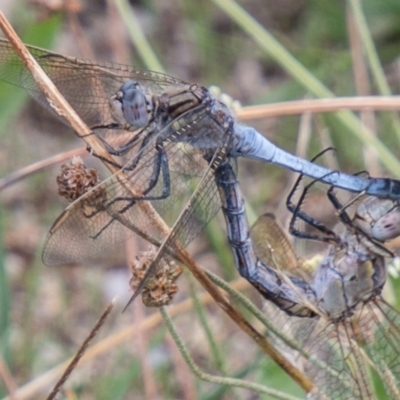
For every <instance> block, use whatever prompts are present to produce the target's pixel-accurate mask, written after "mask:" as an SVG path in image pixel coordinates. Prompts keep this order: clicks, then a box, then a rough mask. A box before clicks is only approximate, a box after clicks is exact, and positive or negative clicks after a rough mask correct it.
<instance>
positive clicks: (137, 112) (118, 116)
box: [110, 80, 149, 130]
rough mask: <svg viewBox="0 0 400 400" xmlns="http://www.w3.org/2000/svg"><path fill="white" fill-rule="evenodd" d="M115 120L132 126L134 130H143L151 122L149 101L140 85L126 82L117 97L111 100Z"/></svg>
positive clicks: (134, 82) (131, 81)
mask: <svg viewBox="0 0 400 400" xmlns="http://www.w3.org/2000/svg"><path fill="white" fill-rule="evenodd" d="M110 108H111V114H112V116H113V118H114V119H115V120H116V121H117V122H119V123H121V124H126V123H128V124H129V125H131V126H132V128H133V130H135V129H139V128H142V127H143V126H145V125H146V124H147V123H148V121H149V114H148V101H147V99H146V96H145V94H144V91H143V89H142V87H141V86H140V84H139V83H138V82H136V81H133V80H130V81H128V82H125V83H124V84H123V85H122V86H121V88H120V89H119V91H118V92H117V94H116V95H114V96H112V97H111V99H110Z"/></svg>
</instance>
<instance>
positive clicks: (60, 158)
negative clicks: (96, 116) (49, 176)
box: [0, 148, 87, 192]
mask: <svg viewBox="0 0 400 400" xmlns="http://www.w3.org/2000/svg"><path fill="white" fill-rule="evenodd" d="M86 154H87V150H86V148H80V149H74V150H70V151H66V152H64V153H60V154H56V155H55V156H52V157H49V158H46V159H45V160H41V161H38V162H36V163H34V164H31V165H28V166H27V167H24V168H21V169H19V170H18V171H15V172H13V173H12V174H10V175H8V176H6V177H5V178H3V179H0V192H1V191H2V190H4V189H5V188H7V187H8V186H11V185H14V184H15V183H17V182H18V181H20V180H22V179H25V178H26V177H28V176H30V175H33V174H36V173H38V172H41V171H43V170H45V169H47V168H50V167H52V166H53V165H55V164H58V163H61V162H64V161H68V160H69V159H70V158H71V157H73V156H83V155H86Z"/></svg>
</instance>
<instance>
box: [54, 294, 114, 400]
mask: <svg viewBox="0 0 400 400" xmlns="http://www.w3.org/2000/svg"><path fill="white" fill-rule="evenodd" d="M114 304H115V299H113V300H112V301H111V303H110V304H109V305H108V306H107V307H106V309H105V310H104V312H103V314H102V315H101V317H100V318H99V320H98V321H97V323H96V325H95V326H94V327H93V329H92V330H91V331H90V333H89V335H88V337H87V338H86V339H85V340H84V341H83V343H82V345H81V347H80V348H79V350H78V351H77V353H76V355H75V357H74V358H73V359H72V360H71V362H70V363H69V365H68V367H67V368H66V369H65V371H64V373H63V374H62V376H61V378H60V379H59V381H58V382H57V383H56V384H55V386H54V388H53V390H52V391H51V392H50V394H49V395H48V396H47V400H53V399H54V398H55V397H56V395H57V393H58V392H59V391H60V389H61V388H62V386H63V385H64V383H65V382H66V380H67V379H68V378H69V376H70V375H71V373H72V371H73V370H74V369H75V367H76V366H77V365H78V362H79V360H80V359H81V358H82V357H83V355H84V354H85V351H86V349H87V348H88V346H89V344H90V342H91V341H92V339H93V338H94V337H95V336H96V334H97V332H98V331H99V329H100V328H101V326H102V325H103V324H104V322H105V320H106V318H107V317H108V315H109V314H110V312H111V310H112V309H113V308H114Z"/></svg>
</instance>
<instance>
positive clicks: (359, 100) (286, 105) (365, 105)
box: [236, 96, 400, 121]
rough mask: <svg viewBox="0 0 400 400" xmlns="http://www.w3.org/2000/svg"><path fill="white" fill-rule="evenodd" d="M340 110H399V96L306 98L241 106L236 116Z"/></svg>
mask: <svg viewBox="0 0 400 400" xmlns="http://www.w3.org/2000/svg"><path fill="white" fill-rule="evenodd" d="M341 110H356V111H359V110H394V111H399V110H400V97H399V96H360V97H336V98H332V99H306V100H294V101H285V102H282V103H273V104H263V105H257V106H247V107H243V108H241V109H240V110H238V111H237V112H236V116H237V117H238V118H239V119H241V120H243V121H245V120H248V119H257V118H265V117H278V116H282V115H294V114H302V113H305V112H311V113H322V112H338V111H341Z"/></svg>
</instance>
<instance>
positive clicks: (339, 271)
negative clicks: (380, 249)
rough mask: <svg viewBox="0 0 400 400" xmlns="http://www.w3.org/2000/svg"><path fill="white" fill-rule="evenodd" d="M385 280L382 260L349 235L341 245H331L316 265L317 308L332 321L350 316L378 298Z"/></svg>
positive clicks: (384, 268)
mask: <svg viewBox="0 0 400 400" xmlns="http://www.w3.org/2000/svg"><path fill="white" fill-rule="evenodd" d="M385 281H386V264H385V257H383V256H382V255H380V254H378V253H376V252H374V251H372V250H371V249H370V248H369V247H366V246H365V243H364V240H363V238H362V237H359V235H349V237H348V238H347V241H346V243H345V245H344V246H341V247H340V248H339V247H336V246H332V247H331V249H330V252H329V254H328V256H326V257H325V258H324V259H323V260H322V261H321V263H320V264H319V266H318V268H317V270H316V273H315V276H314V279H313V283H312V285H311V287H312V289H313V290H314V291H315V294H316V299H317V307H318V309H319V310H320V311H321V312H322V313H323V314H326V315H327V316H328V317H329V318H330V319H332V320H340V319H342V318H343V317H348V316H350V315H351V314H352V313H353V311H354V309H355V308H356V307H357V305H358V304H359V303H361V302H366V301H368V300H370V299H371V297H373V296H376V295H378V294H379V293H380V292H381V289H382V287H383V286H384V284H385Z"/></svg>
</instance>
